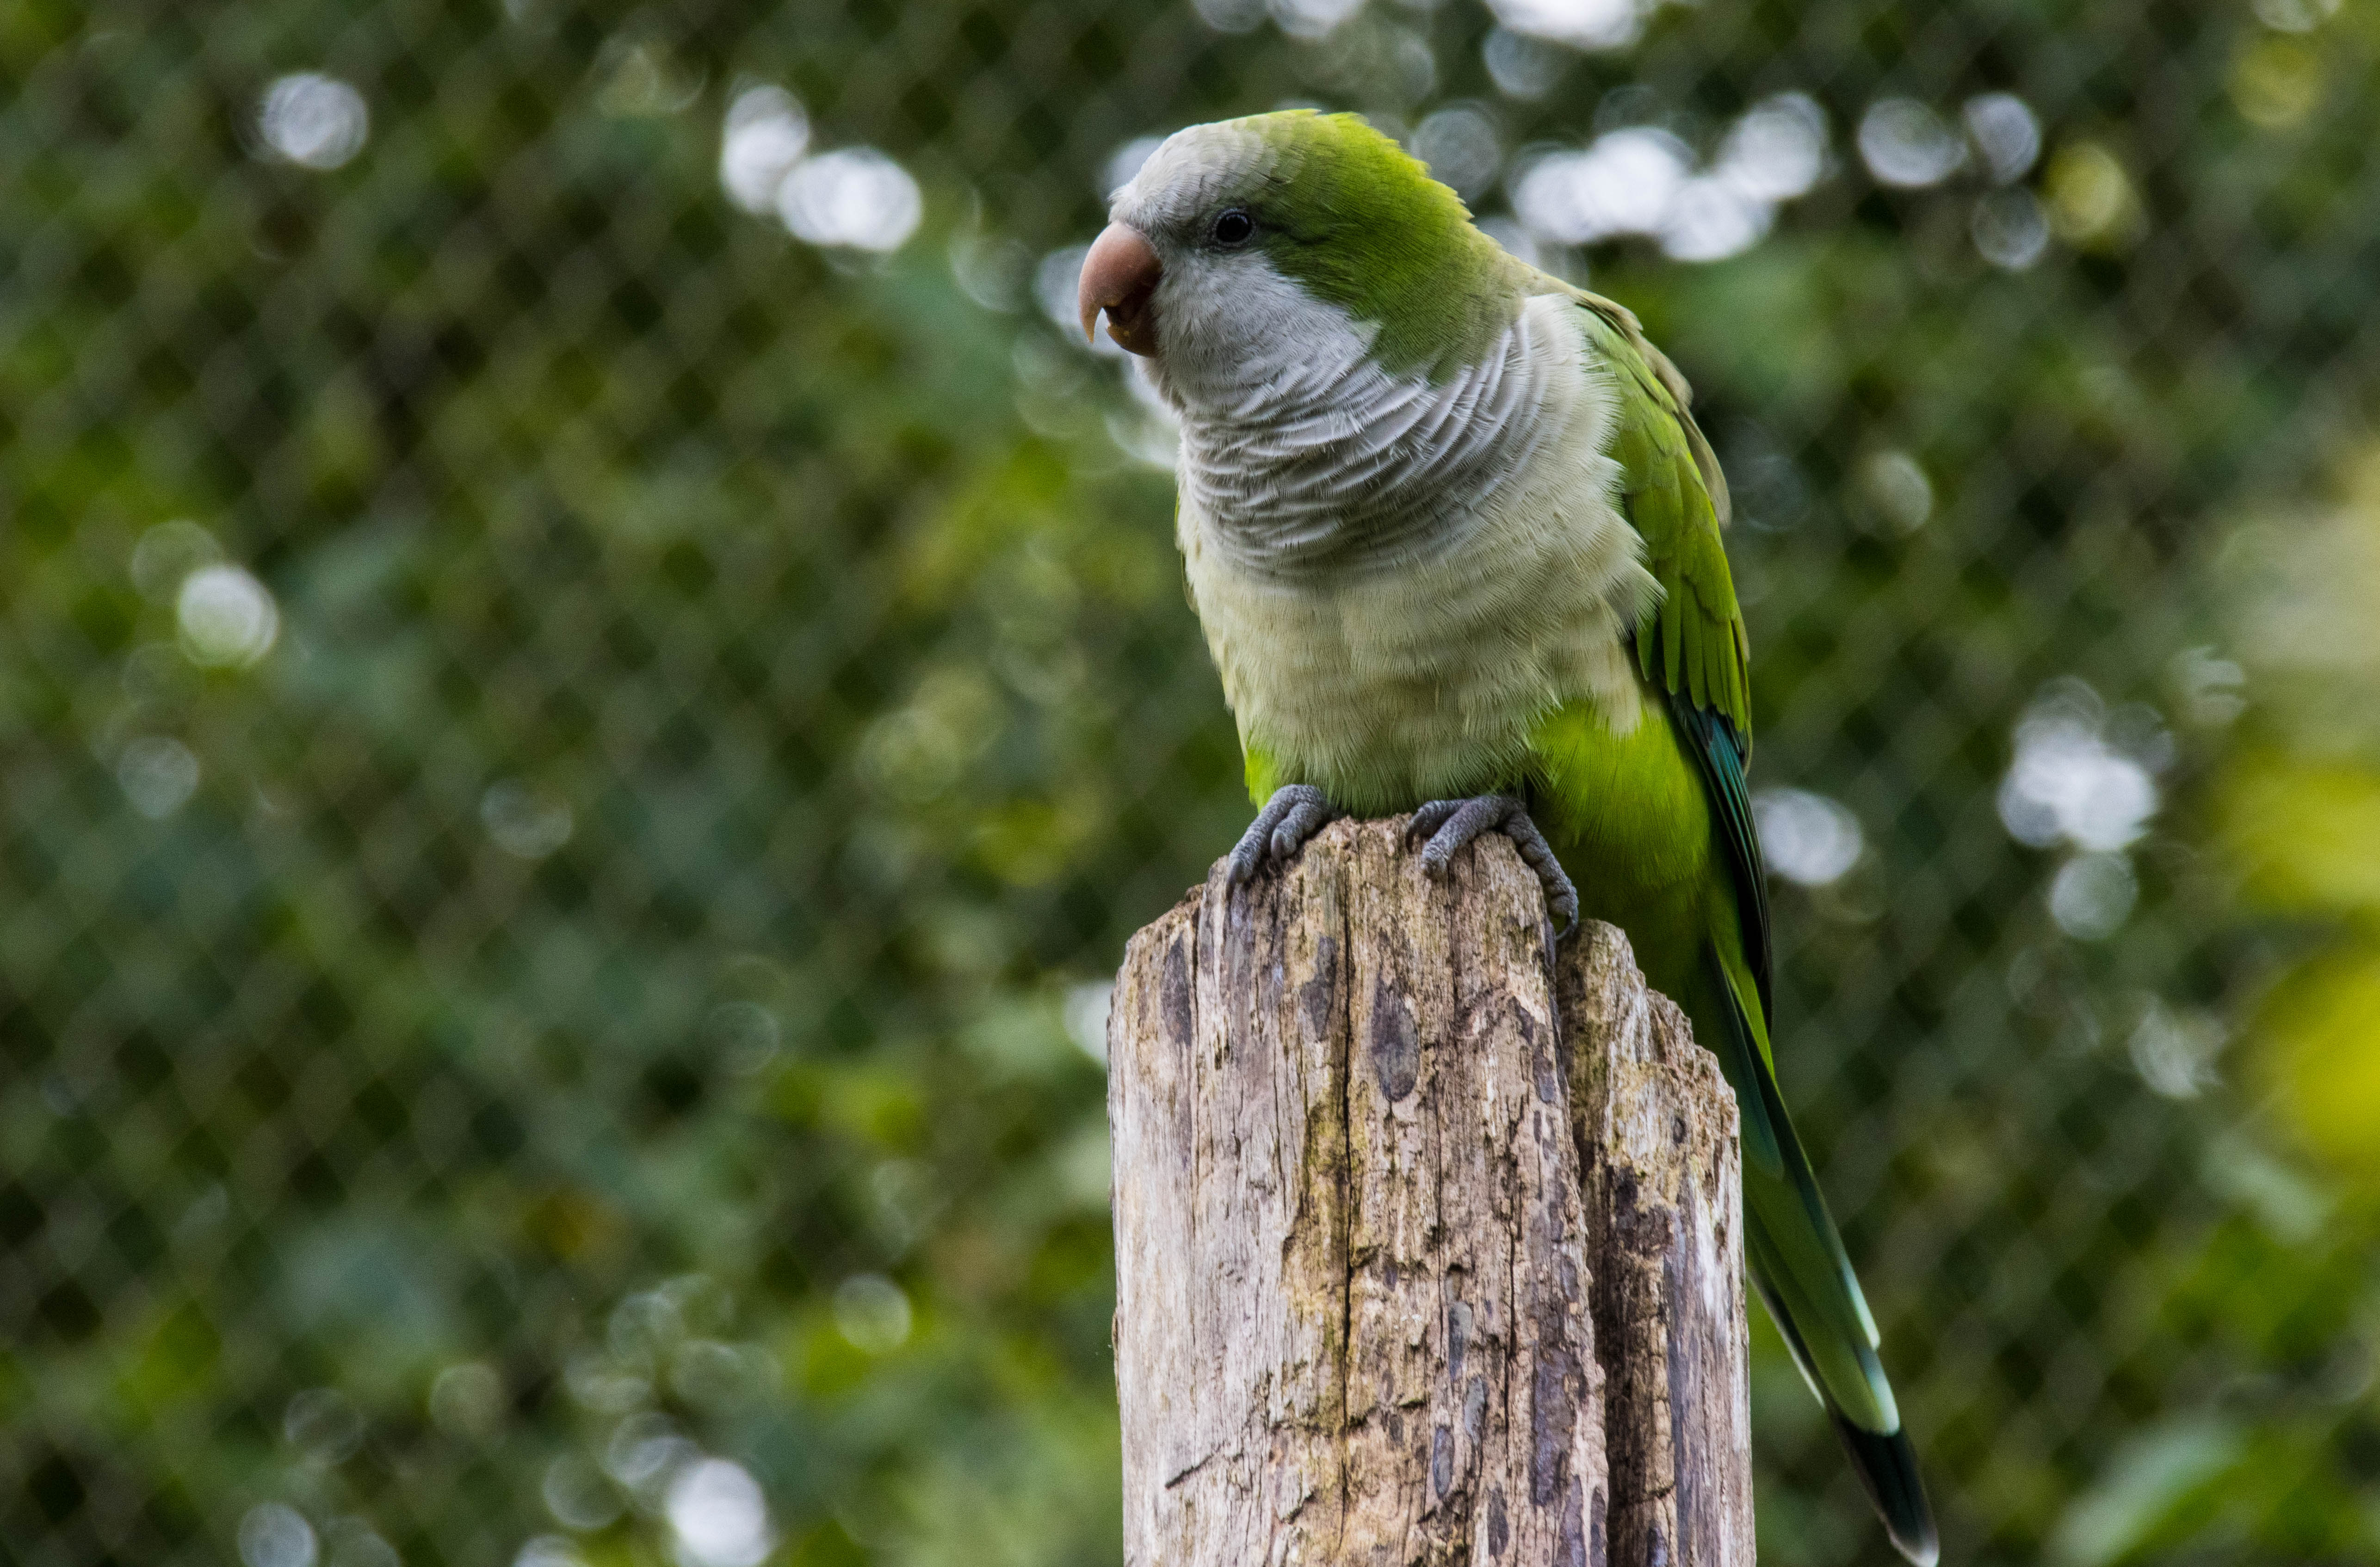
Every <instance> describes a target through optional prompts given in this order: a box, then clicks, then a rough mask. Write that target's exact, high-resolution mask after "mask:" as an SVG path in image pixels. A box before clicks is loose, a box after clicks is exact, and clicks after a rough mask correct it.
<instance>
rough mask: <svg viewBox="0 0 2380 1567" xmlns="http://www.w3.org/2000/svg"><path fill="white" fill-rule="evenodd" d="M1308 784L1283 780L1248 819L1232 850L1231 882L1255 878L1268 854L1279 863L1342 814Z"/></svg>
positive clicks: (1262, 867) (1342, 813) (1263, 865)
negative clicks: (1287, 782) (1254, 816)
mask: <svg viewBox="0 0 2380 1567" xmlns="http://www.w3.org/2000/svg"><path fill="white" fill-rule="evenodd" d="M1345 814H1346V813H1345V812H1344V811H1342V810H1341V809H1340V808H1338V807H1336V806H1334V805H1332V804H1331V803H1330V801H1329V800H1328V799H1327V798H1325V797H1324V796H1323V794H1322V791H1321V790H1319V789H1318V788H1316V787H1315V786H1314V785H1313V784H1283V785H1281V787H1280V788H1278V789H1275V790H1274V791H1273V792H1272V798H1271V799H1269V800H1267V801H1266V802H1265V807H1264V809H1262V810H1260V811H1258V812H1257V819H1256V820H1254V821H1251V822H1249V823H1248V830H1247V831H1246V832H1243V833H1241V834H1240V841H1239V843H1238V844H1236V845H1234V846H1233V850H1232V883H1233V885H1234V886H1237V885H1238V884H1239V883H1241V882H1243V881H1255V880H1256V875H1257V871H1259V870H1262V869H1264V867H1265V862H1266V860H1267V859H1268V858H1269V859H1270V860H1272V861H1273V863H1275V864H1279V863H1281V861H1283V860H1286V859H1288V858H1289V856H1292V855H1293V854H1295V853H1296V852H1297V851H1298V850H1299V849H1301V848H1304V847H1305V840H1307V839H1308V838H1311V837H1313V836H1314V835H1315V834H1316V833H1317V832H1321V831H1322V830H1323V829H1324V828H1325V827H1328V826H1329V825H1330V823H1331V822H1333V821H1336V820H1338V819H1339V818H1340V817H1342V816H1343V815H1345Z"/></svg>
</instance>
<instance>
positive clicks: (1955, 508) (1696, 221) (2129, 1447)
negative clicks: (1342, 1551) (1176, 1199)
mask: <svg viewBox="0 0 2380 1567" xmlns="http://www.w3.org/2000/svg"><path fill="white" fill-rule="evenodd" d="M1285 103H1318V104H1325V105H1330V106H1334V107H1342V108H1351V109H1356V110H1361V111H1363V112H1365V113H1366V114H1368V115H1372V116H1373V117H1374V119H1375V120H1376V121H1377V122H1378V124H1380V125H1382V126H1383V127H1386V128H1389V129H1390V130H1392V131H1393V132H1395V133H1397V134H1399V135H1401V136H1403V137H1404V138H1405V139H1406V140H1407V141H1408V143H1409V144H1410V145H1411V146H1412V147H1413V149H1414V150H1415V152H1417V153H1418V154H1420V155H1421V156H1423V157H1424V158H1426V159H1427V160H1428V162H1429V163H1430V164H1431V165H1432V166H1433V167H1434V168H1435V169H1436V170H1437V171H1438V172H1439V174H1440V176H1442V177H1443V178H1445V179H1446V180H1448V181H1449V182H1450V183H1451V184H1453V185H1455V186H1456V187H1458V188H1460V189H1461V190H1462V191H1463V193H1464V194H1465V196H1466V197H1468V198H1469V200H1471V201H1472V203H1473V205H1474V208H1475V211H1477V212H1478V213H1480V214H1481V215H1482V217H1483V219H1485V220H1488V221H1490V222H1491V223H1492V225H1493V228H1494V232H1496V233H1497V234H1498V235H1499V237H1501V238H1502V239H1503V240H1504V241H1505V242H1506V243H1507V244H1508V245H1510V246H1512V248H1514V249H1518V250H1521V251H1524V252H1525V253H1528V254H1530V255H1532V256H1534V257H1536V259H1538V260H1539V261H1541V262H1542V263H1543V264H1545V265H1547V266H1548V267H1550V268H1552V269H1554V270H1557V271H1559V272H1561V273H1564V274H1566V275H1568V276H1570V277H1572V278H1573V279H1576V280H1580V281H1584V282H1587V283H1590V284H1591V285H1593V286H1594V287H1596V288H1597V289H1599V290H1602V291H1604V292H1608V293H1609V294H1611V295H1613V296H1615V297H1616V298H1619V299H1621V300H1622V301H1623V302H1625V303H1627V304H1628V305H1630V306H1631V307H1633V309H1634V310H1637V311H1638V312H1639V313H1640V314H1641V315H1642V316H1643V317H1644V319H1645V322H1646V325H1647V327H1648V329H1649V330H1650V332H1651V334H1652V335H1653V336H1654V338H1655V339H1656V340H1657V341H1658V342H1660V343H1661V344H1663V345H1665V346H1667V348H1668V349H1669V351H1670V354H1671V355H1672V356H1674V357H1675V358H1676V359H1677V360H1678V362H1679V363H1680V365H1681V366H1682V368H1683V369H1684V370H1685V371H1686V373H1687V374H1688V375H1689V376H1690V377H1691V378H1692V379H1693V381H1694V383H1695V385H1696V387H1697V388H1698V389H1699V392H1700V402H1699V405H1698V407H1699V410H1700V412H1701V414H1702V417H1703V420H1704V423H1705V426H1706V429H1707V430H1708V431H1710V432H1711V434H1712V436H1713V439H1714V440H1715V442H1716V443H1717V445H1718V450H1719V452H1720V454H1721V456H1722V457H1723V459H1724V461H1725V463H1726V465H1727V468H1728V470H1729V472H1730V475H1731V476H1732V479H1733V482H1734V486H1735V493H1736V497H1737V510H1738V514H1739V515H1738V521H1737V524H1736V527H1735V528H1734V530H1733V533H1732V536H1731V550H1732V553H1733V556H1734V561H1735V565H1736V572H1737V580H1738V583H1739V585H1740V587H1741V589H1742V590H1743V595H1744V598H1745V601H1746V604H1747V613H1748V614H1749V616H1750V620H1751V625H1752V632H1753V645H1754V649H1755V654H1756V656H1757V664H1756V687H1755V708H1756V714H1757V723H1758V730H1759V736H1760V738H1759V753H1758V757H1757V759H1756V765H1755V774H1754V781H1755V784H1756V785H1758V786H1759V787H1760V789H1761V790H1762V793H1761V795H1760V797H1759V809H1760V818H1761V822H1762V826H1763V830H1764V832H1765V833H1766V835H1767V843H1768V847H1769V853H1770V856H1771V858H1772V863H1773V868H1774V870H1775V872H1776V876H1777V879H1778V880H1777V889H1776V897H1777V900H1778V921H1779V940H1780V943H1781V944H1780V948H1779V956H1780V963H1781V973H1780V976H1779V995H1780V998H1781V1001H1780V1004H1781V1008H1782V1012H1783V1030H1782V1034H1781V1036H1780V1040H1781V1043H1780V1054H1781V1056H1782V1058H1783V1075H1784V1077H1785V1080H1786V1087H1787V1091H1788V1094H1789V1097H1790V1098H1791V1099H1792V1100H1793V1102H1794V1103H1795V1104H1796V1106H1797V1107H1798V1114H1799V1117H1800V1120H1801V1124H1802V1125H1803V1128H1804V1129H1805V1132H1806V1134H1807V1135H1808V1136H1809V1138H1810V1140H1811V1142H1812V1144H1813V1147H1814V1150H1815V1153H1816V1154H1817V1156H1818V1158H1819V1160H1820V1163H1821V1168H1822V1172H1823V1174H1824V1178H1825V1182H1826V1184H1827V1187H1828V1191H1829V1193H1830V1194H1831V1196H1832V1198H1833V1202H1834V1206H1835V1209H1836V1211H1837V1212H1838V1213H1839V1214H1840V1216H1841V1217H1842V1219H1843V1221H1844V1223H1845V1228H1846V1230H1847V1231H1848V1233H1849V1238H1850V1242H1851V1248H1852V1254H1853V1255H1854V1256H1855V1257H1858V1258H1860V1259H1861V1264H1862V1268H1863V1270H1864V1275H1865V1277H1866V1280H1867V1282H1868V1291H1869V1294H1870V1297H1871V1298H1872V1299H1873V1300H1874V1301H1875V1302H1876V1306H1877V1307H1878V1309H1879V1311H1880V1313H1881V1314H1882V1315H1883V1317H1884V1318H1885V1328H1886V1332H1887V1343H1888V1350H1889V1354H1890V1362H1891V1365H1892V1367H1893V1370H1894V1374H1895V1377H1896V1379H1897V1380H1898V1382H1899V1385H1900V1390H1901V1393H1902V1401H1903V1408H1904V1409H1905V1410H1906V1411H1907V1413H1908V1415H1909V1418H1910V1421H1911V1423H1912V1425H1913V1428H1914V1429H1915V1431H1916V1433H1917V1436H1918V1440H1919V1443H1920V1446H1921V1449H1922V1450H1923V1452H1924V1453H1925V1458H1926V1460H1927V1462H1928V1464H1929V1466H1930V1469H1931V1474H1932V1479H1933V1485H1934V1490H1935V1495H1936V1498H1937V1504H1938V1506H1939V1508H1940V1510H1941V1512H1942V1514H1943V1522H1944V1528H1945V1536H1946V1540H1947V1545H1948V1552H1947V1557H1946V1560H1949V1561H1955V1562H2007V1563H2020V1562H2022V1563H2033V1562H2046V1563H2049V1564H2051V1567H2102V1564H2111V1563H2119V1562H2133V1561H2158V1562H2181V1563H2228V1562H2241V1563H2246V1562H2274V1561H2290V1562H2338V1563H2346V1562H2369V1561H2374V1560H2380V1391H2375V1388H2374V1354H2375V1346H2380V1246H2376V1245H2375V1242H2380V434H2375V426H2374V415H2375V413H2380V328H2375V326H2374V324H2373V323H2374V319H2375V313H2376V312H2375V305H2380V162H2375V153H2374V125H2375V123H2380V7H2375V6H2374V5H2372V4H2371V3H2370V0H2343V3H2342V0H2253V3H2252V0H2227V3H2224V4H2219V5H2196V4H2192V5H2183V4H2179V3H2174V0H2149V3H2141V0H2127V3H2123V4H2115V3H2109V4H2102V5H2080V6H2077V5H2059V6H2052V5H2048V4H2043V3H2037V0H1978V3H1973V4H1967V5H1961V6H1955V7H1954V6H1899V5H1887V4H1883V3H1881V0H1819V3H1816V4H1807V5H1803V4H1784V3H1781V0H1699V3H1696V4H1691V5H1687V4H1663V3H1660V0H1488V3H1485V4H1483V3H1480V0H1442V3H1440V4H1435V5H1432V4H1429V3H1427V0H1421V3H1418V4H1407V3H1404V0H1196V3H1195V4H1193V3H1191V0H921V3H918V4H912V5H905V6H904V5H897V4H893V3H892V0H793V3H790V4H785V5H782V6H752V5H731V4H725V3H723V0H698V3H682V4H675V5H668V6H663V5H649V6H642V7H638V6H626V5H602V4H577V3H574V0H502V3H501V4H499V3H497V0H389V3H384V4H379V5H372V6H342V5H328V4H320V3H314V4H297V3H291V4H249V5H223V4H203V5H183V6H166V5H162V4H140V3H136V0H123V3H120V4H99V5H79V4H74V3H71V0H12V3H11V4H9V5H8V6H6V7H5V9H0V602H5V604H6V614H5V617H0V1254H4V1255H0V1561H7V1562H10V1563H18V1562H21V1563H40V1564H45V1567H50V1564H55V1567H97V1564H101V1563H126V1564H131V1563H139V1564H142V1567H153V1564H164V1563H229V1562H234V1561H237V1562H241V1563H244V1564H245V1567H317V1564H321V1567H390V1564H393V1563H397V1562H405V1563H411V1564H417V1567H431V1564H436V1563H455V1564H465V1563H468V1564H489V1567H572V1564H580V1567H607V1564H629V1563H662V1562H672V1563H674V1564H676V1567H759V1564H760V1563H762V1562H773V1563H783V1564H795V1563H799V1564H805V1567H809V1564H820V1567H824V1564H845V1563H885V1564H905V1567H906V1564H915V1567H929V1564H939V1563H962V1562H963V1563H965V1564H967V1567H996V1564H1009V1563H1015V1564H1020V1567H1021V1564H1027V1563H1032V1564H1040V1563H1065V1564H1072V1563H1099V1562H1112V1561H1116V1560H1117V1558H1118V1554H1119V1545H1118V1536H1119V1525H1118V1512H1119V1501H1118V1496H1117V1485H1118V1479H1117V1457H1116V1429H1115V1417H1114V1409H1113V1389H1112V1382H1111V1372H1110V1364H1109V1354H1108V1320H1109V1315H1110V1312H1111V1306H1112V1300H1113V1282H1112V1269H1111V1256H1110V1241H1109V1222H1108V1214H1107V1207H1106V1191H1107V1180H1108V1173H1107V1146H1106V1140H1105V1126H1104V1116H1103V1097H1104V1077H1103V1074H1102V1065H1101V1061H1100V1051H1101V1039H1102V1034H1101V1028H1102V1023H1103V1018H1104V1013H1105V1006H1106V985H1107V981H1108V978H1109V977H1110V976H1111V973H1112V971H1113V968H1114V966H1115V965H1116V963H1117V961H1118V959H1119V957H1120V955H1121V953H1122V949H1123V941H1124V940H1125V939H1126V937H1127V936H1128V935H1129V934H1130V933H1131V932H1132V930H1133V929H1135V928H1136V927H1137V926H1139V925H1141V924H1142V923H1144V922H1146V921H1147V920H1148V919H1150V918H1151V917H1154V916H1156V915H1157V914H1158V913H1160V911H1161V910H1163V909H1164V908H1165V907H1167V906H1168V905H1170V904H1171V903H1172V901H1173V899H1174V898H1175V897H1176V896H1177V895H1178V894H1179V893H1181V891H1182V890H1183V889H1184V888H1185V887H1186V886H1187V885H1189V884H1190V883H1191V882H1193V881H1196V880H1197V879H1198V878H1199V877H1200V876H1201V875H1202V874H1203V873H1204V871H1205V869H1206V867H1207V866H1208V863H1209V861H1210V859H1211V858H1212V857H1213V856H1216V855H1217V854H1219V853H1220V852H1221V851H1222V850H1223V849H1225V848H1226V847H1228V845H1229V844H1231V842H1232V840H1233V836H1234V835H1235V834H1236V833H1237V832H1238V831H1239V829H1240V827H1241V826H1242V825H1243V823H1244V822H1245V819H1246V817H1247V815H1248V813H1249V807H1248V805H1247V803H1246V802H1245V799H1244V798H1243V797H1242V796H1241V789H1240V784H1239V778H1238V775H1239V768H1238V759H1237V753H1236V747H1235V745H1234V742H1233V733H1232V729H1231V725H1230V723H1229V720H1228V718H1227V716H1226V714H1225V711H1224V709H1223V704H1222V700H1221V697H1220V689H1219V687H1218V685H1217V682H1216V680H1215V677H1214V675H1213V674H1212V673H1211V671H1210V669H1209V667H1208V662H1207V658H1206V655H1205V652H1204V650H1203V647H1202V645H1201V643H1200V641H1199V638H1198V635H1197V632H1196V626H1195V625H1194V623H1193V620H1192V617H1191V614H1190V612H1189V610H1188V608H1187V607H1186V605H1185V602H1184V596H1183V591H1182V587H1181V578H1180V572H1179V565H1178V563H1177V560H1176V557H1175V554H1174V551H1173V546H1172V538H1171V515H1172V510H1171V507H1172V503H1171V487H1170V480H1169V479H1168V476H1167V472H1166V464H1167V463H1168V462H1169V460H1170V456H1169V448H1170V441H1171V436H1170V433H1169V431H1167V429H1166V428H1165V426H1164V424H1163V422H1162V420H1161V419H1160V418H1159V417H1158V416H1157V415H1156V413H1155V412H1154V411H1153V409H1152V407H1151V405H1150V403H1149V401H1148V399H1147V397H1146V396H1145V395H1142V394H1141V393H1140V392H1139V391H1137V390H1136V388H1135V383H1134V382H1133V381H1132V379H1131V377H1130V375H1129V374H1128V373H1127V371H1126V370H1125V368H1124V366H1123V362H1122V360H1121V359H1120V358H1118V357H1116V356H1114V355H1113V354H1112V353H1111V352H1094V351H1093V350H1091V349H1089V348H1087V347H1086V346H1084V344H1083V342H1082V340H1081V337H1080V334H1078V333H1076V332H1075V331H1074V330H1073V329H1072V323H1071V320H1070V318H1071V314H1072V304H1071V299H1072V291H1073V278H1074V271H1075V262H1076V260H1077V258H1078V257H1079V254H1080V250H1079V247H1080V246H1081V245H1083V244H1084V243H1085V242H1086V241H1087V240H1088V238H1089V237H1091V236H1092V235H1093V234H1094V233H1095V232H1096V231H1097V229H1098V227H1099V224H1100V222H1101V221H1102V212H1103V207H1104V200H1105V194H1106V192H1107V190H1108V189H1110V188H1111V187H1112V185H1113V184H1115V183H1116V182H1118V181H1119V180H1120V179H1121V178H1123V177H1124V176H1127V175H1128V174H1129V173H1130V172H1131V170H1132V169H1133V168H1134V167H1135V166H1136V164H1137V161H1138V159H1139V158H1140V157H1141V156H1143V155H1144V154H1145V152H1146V151H1147V148H1148V147H1149V146H1150V145H1151V139H1153V138H1156V137H1159V136H1161V135H1163V134H1164V133H1165V132H1167V131H1170V130H1172V129H1174V128H1178V127H1180V126H1182V125H1184V124H1186V123H1189V122H1193V121H1196V120H1201V119H1207V118H1211V117H1215V116H1219V115H1231V114H1238V113H1245V112H1249V111H1254V110H1260V109H1266V108H1270V107H1274V106H1277V105H1281V104H1285ZM1755 1358H1756V1374H1755V1389H1754V1402H1755V1425H1756V1428H1757V1430H1758V1432H1759V1444H1758V1452H1757V1458H1758V1464H1759V1468H1760V1475H1759V1479H1760V1487H1761V1488H1760V1513H1759V1522H1760V1536H1761V1545H1762V1554H1763V1557H1764V1559H1765V1560H1766V1561H1770V1562H1774V1563H1782V1564H1795V1563H1812V1564H1815V1563H1835V1562H1848V1561H1859V1562H1868V1563H1881V1562H1883V1561H1887V1560H1888V1558H1887V1556H1886V1554H1885V1548H1884V1545H1883V1541H1882V1537H1881V1535H1880V1533H1879V1532H1878V1531H1877V1530H1876V1529H1875V1528H1874V1527H1873V1526H1872V1525H1871V1524H1870V1523H1869V1522H1868V1520H1867V1517H1866V1512H1865V1508H1864V1505H1863V1503H1862V1500H1861V1499H1860V1497H1859V1495H1858V1493H1857V1490H1856V1488H1855V1486H1854V1484H1853V1483H1852V1480H1851V1478H1850V1476H1849V1475H1848V1472H1847V1471H1846V1469H1845V1468H1844V1466H1843V1464H1842V1463H1841V1461H1840V1456H1839V1455H1838V1454H1837V1452H1835V1451H1834V1444H1833V1440H1832V1439H1831V1437H1830V1436H1829V1435H1828V1431H1827V1430H1826V1428H1825V1427H1824V1426H1823V1423H1822V1422H1821V1420H1820V1418H1819V1415H1818V1411H1817V1409H1816V1407H1815V1405H1814V1404H1813V1403H1811V1401H1810V1400H1809V1398H1808V1396H1807V1395H1806V1394H1805V1393H1804V1392H1803V1390H1802V1389H1801V1387H1800V1386H1799V1385H1798V1382H1797V1381H1796V1379H1795V1377H1794V1374H1793V1372H1792V1371H1791V1368H1790V1367H1789V1366H1788V1364H1787V1363H1786V1361H1785V1358H1784V1356H1783V1354H1782V1352H1781V1350H1780V1349H1779V1345H1778V1343H1777V1342H1776V1340H1775V1338H1774V1336H1773V1334H1772V1333H1770V1331H1769V1330H1767V1326H1766V1324H1765V1323H1763V1324H1761V1326H1760V1327H1759V1329H1758V1330H1757V1338H1756V1341H1755Z"/></svg>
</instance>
